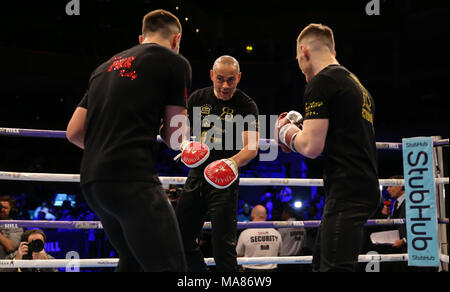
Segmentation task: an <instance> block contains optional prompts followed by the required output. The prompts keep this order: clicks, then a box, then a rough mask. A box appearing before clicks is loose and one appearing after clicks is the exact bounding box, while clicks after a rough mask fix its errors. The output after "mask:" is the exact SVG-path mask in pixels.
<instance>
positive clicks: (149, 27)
mask: <svg viewBox="0 0 450 292" xmlns="http://www.w3.org/2000/svg"><path fill="white" fill-rule="evenodd" d="M152 33H159V34H161V36H162V37H164V38H170V37H171V36H172V35H174V34H179V33H182V26H181V22H180V20H179V19H178V17H176V16H175V15H174V14H172V13H171V12H169V11H166V10H163V9H158V10H154V11H151V12H149V13H147V14H146V15H145V16H144V19H143V20H142V36H143V37H144V38H145V36H146V35H147V34H152Z"/></svg>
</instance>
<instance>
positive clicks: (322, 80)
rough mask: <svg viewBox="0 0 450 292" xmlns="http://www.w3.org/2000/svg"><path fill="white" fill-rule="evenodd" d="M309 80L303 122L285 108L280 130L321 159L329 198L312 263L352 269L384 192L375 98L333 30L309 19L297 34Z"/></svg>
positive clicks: (294, 145)
mask: <svg viewBox="0 0 450 292" xmlns="http://www.w3.org/2000/svg"><path fill="white" fill-rule="evenodd" d="M297 59H298V62H299V66H300V69H301V70H302V72H303V74H304V75H305V77H306V80H307V82H308V85H307V87H306V90H305V100H306V103H305V117H304V122H303V125H302V127H303V128H302V129H300V128H299V127H297V126H296V125H294V124H293V123H292V122H291V121H290V120H289V119H288V118H287V117H286V114H283V115H281V116H280V117H279V120H278V122H277V132H276V133H277V136H278V137H277V138H278V140H279V141H280V143H282V144H283V145H282V148H283V150H287V151H295V152H299V153H301V154H303V155H304V156H306V157H309V158H313V159H314V158H317V157H319V156H320V155H321V154H322V155H323V159H324V177H323V178H324V184H325V185H324V187H325V193H326V202H325V208H324V214H323V217H322V223H321V226H320V229H319V236H318V241H317V244H316V248H315V251H314V262H313V268H314V270H317V271H353V270H354V268H355V264H356V263H357V260H358V254H359V250H360V247H361V243H362V237H363V226H364V223H365V222H366V221H367V219H369V217H370V215H371V214H372V213H373V212H374V211H375V210H376V207H377V204H378V202H379V200H380V189H379V182H378V170H377V150H376V141H375V132H374V127H373V123H374V114H375V104H374V101H373V99H372V97H371V96H370V94H369V92H368V91H367V89H366V88H365V87H364V86H363V85H362V84H361V82H360V81H359V80H358V78H357V77H356V76H355V75H354V74H352V73H351V72H349V71H348V70H347V69H346V68H344V67H342V66H341V65H339V63H338V62H337V60H336V53H335V44H334V36H333V32H332V30H331V29H330V28H329V27H327V26H324V25H318V24H311V25H309V26H308V27H306V28H305V29H304V30H303V31H302V32H301V34H300V35H299V37H298V40H297Z"/></svg>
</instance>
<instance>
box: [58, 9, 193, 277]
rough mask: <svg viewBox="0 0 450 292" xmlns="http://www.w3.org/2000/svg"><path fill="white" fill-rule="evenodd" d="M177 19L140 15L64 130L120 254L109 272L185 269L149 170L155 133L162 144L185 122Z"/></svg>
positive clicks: (185, 71) (173, 224) (184, 73)
mask: <svg viewBox="0 0 450 292" xmlns="http://www.w3.org/2000/svg"><path fill="white" fill-rule="evenodd" d="M181 32H182V28H181V24H180V22H179V20H178V19H177V18H176V16H174V15H173V14H171V13H170V12H167V11H164V10H155V11H152V12H150V13H149V14H147V15H146V16H145V17H144V20H143V34H142V36H140V45H137V46H135V47H132V48H130V49H128V50H126V51H123V52H121V53H119V54H117V55H115V56H114V57H113V58H111V59H110V60H109V61H107V62H106V63H104V64H102V65H101V66H99V67H98V68H97V69H96V70H95V71H94V73H93V74H92V76H91V78H90V80H89V89H88V91H87V93H86V95H85V96H84V98H83V99H82V101H81V102H80V104H79V105H78V107H77V109H76V110H75V113H74V115H73V117H72V119H71V121H70V122H69V125H68V128H67V137H68V139H69V140H70V141H71V142H72V143H74V144H75V145H77V146H79V147H80V148H82V149H84V153H83V159H82V163H81V186H82V190H83V193H84V195H85V198H86V201H87V202H88V204H89V206H90V207H91V208H92V209H93V211H95V212H96V213H97V215H98V216H99V218H100V220H101V222H102V225H103V227H104V230H105V232H106V235H107V236H108V239H109V240H110V242H111V244H112V245H113V247H114V248H115V249H116V250H117V252H118V254H119V264H118V267H117V269H116V271H141V270H143V271H185V270H186V262H185V257H184V253H183V248H182V242H181V237H180V233H179V228H178V225H177V221H176V217H175V214H174V212H173V210H172V208H171V206H170V205H169V202H168V200H167V196H166V194H165V192H164V191H163V189H162V187H161V183H160V181H159V178H158V173H157V171H156V169H155V156H156V149H157V135H158V131H159V128H160V124H161V119H163V121H164V124H165V130H164V133H161V134H162V136H163V137H164V138H167V139H165V141H172V142H171V143H173V144H174V145H172V144H171V143H169V142H166V144H168V146H169V147H171V148H172V149H178V146H179V145H175V144H176V142H177V141H178V142H181V141H182V140H183V137H180V139H170V138H171V136H172V133H174V132H175V131H178V130H180V131H181V132H185V131H186V130H185V129H183V128H181V129H178V128H173V127H170V120H171V118H172V117H174V116H178V117H181V120H182V119H183V117H184V119H185V123H182V124H180V125H181V127H185V126H186V121H187V118H186V99H187V92H188V89H189V87H190V84H191V67H190V64H189V62H188V61H187V60H186V59H185V58H184V57H183V56H181V55H180V54H178V52H179V44H180V38H181Z"/></svg>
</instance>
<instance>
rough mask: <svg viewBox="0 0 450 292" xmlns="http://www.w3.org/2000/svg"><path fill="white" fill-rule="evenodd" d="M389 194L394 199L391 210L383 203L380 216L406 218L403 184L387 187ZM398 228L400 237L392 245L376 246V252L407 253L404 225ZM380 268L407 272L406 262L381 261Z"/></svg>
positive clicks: (395, 177) (399, 177) (388, 270)
mask: <svg viewBox="0 0 450 292" xmlns="http://www.w3.org/2000/svg"><path fill="white" fill-rule="evenodd" d="M391 179H403V177H402V176H392V177H391ZM387 191H388V193H389V196H390V197H391V198H392V199H393V200H395V203H394V205H393V207H392V210H391V208H390V207H388V206H387V205H384V207H383V209H382V210H381V216H380V217H381V218H390V219H400V218H406V203H405V188H404V187H403V186H392V187H388V188H387ZM395 229H398V232H399V236H400V238H399V239H398V240H397V241H395V242H394V244H393V245H392V246H387V247H386V246H380V247H377V248H376V249H377V252H381V253H384V254H402V253H407V252H408V251H407V248H406V225H400V226H398V227H396V228H394V230H395ZM381 269H382V271H383V272H407V271H408V270H409V268H408V264H407V263H406V262H398V263H397V262H395V263H382V265H381Z"/></svg>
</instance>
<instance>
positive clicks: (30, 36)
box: [0, 0, 449, 203]
mask: <svg viewBox="0 0 450 292" xmlns="http://www.w3.org/2000/svg"><path fill="white" fill-rule="evenodd" d="M11 2H12V1H11ZM68 2H69V1H68V0H61V1H46V0H41V1H13V2H12V3H8V4H4V5H5V6H4V7H2V9H1V14H2V15H1V17H0V19H1V38H0V56H1V69H0V80H1V87H0V96H1V101H0V127H14V128H28V129H48V130H65V128H66V125H67V122H68V121H69V119H70V117H71V115H72V113H73V111H74V109H75V107H76V105H77V104H78V102H79V101H80V99H81V97H82V96H83V93H84V92H85V90H86V88H87V82H88V78H89V76H90V74H91V72H92V71H93V70H94V69H95V68H96V67H97V66H98V65H100V64H101V63H102V62H104V61H106V60H107V59H109V58H110V57H111V56H112V55H114V54H116V53H118V52H120V51H122V50H125V49H127V48H129V47H131V46H133V45H135V44H137V42H138V36H139V34H140V30H141V21H142V17H143V16H144V15H145V14H146V13H147V12H149V11H151V10H153V9H157V8H164V9H167V10H170V11H171V12H173V13H175V14H176V15H177V16H178V17H179V18H180V20H181V21H182V23H183V26H184V32H183V38H182V43H181V53H182V54H183V55H184V56H186V57H187V58H188V59H189V60H190V62H191V64H192V68H193V87H192V89H193V90H194V89H198V88H201V87H204V86H208V85H210V80H209V68H210V67H211V65H212V63H213V62H214V60H215V59H216V58H217V57H219V56H221V55H223V54H230V55H233V56H235V57H236V58H237V59H238V60H239V61H240V63H241V70H242V72H243V77H242V81H241V83H240V86H239V87H240V88H241V89H242V90H243V91H245V92H246V93H247V94H248V95H250V96H251V97H252V98H253V99H254V100H255V101H256V102H257V104H258V106H259V110H260V113H261V114H264V115H270V114H279V113H281V112H283V111H288V110H290V109H296V110H298V111H300V112H303V91H304V87H305V80H304V77H303V75H302V74H301V72H300V70H299V68H298V65H297V61H296V59H295V57H296V49H295V48H296V38H297V36H298V34H299V32H300V31H301V30H302V28H303V27H305V26H306V25H308V24H309V23H311V22H318V23H323V24H327V25H329V26H331V28H332V29H333V30H334V32H335V38H336V46H337V57H338V60H339V61H340V63H341V64H342V65H344V66H346V67H347V68H348V69H349V70H351V71H352V72H354V73H355V74H356V75H357V76H358V77H359V79H360V80H361V81H362V83H363V84H364V85H365V87H366V88H367V89H368V90H369V91H370V92H371V94H372V96H373V97H374V99H375V103H376V108H377V112H376V120H375V127H376V134H377V141H383V142H401V139H402V138H404V137H413V136H443V137H445V138H448V132H449V128H448V81H449V80H448V77H449V76H448V73H449V71H448V51H449V46H448V45H449V44H448V39H449V38H448V37H449V26H448V24H449V23H448V20H449V18H448V16H449V1H447V0H442V1H438V0H428V1H421V0H410V1H408V0H390V1H388V0H381V15H380V16H368V15H366V13H365V7H366V4H367V3H368V2H369V1H368V0H359V1H331V0H330V1H325V0H318V1H281V0H279V1H273V0H270V1H242V0H241V1H236V0H228V1H213V0H209V1H187V0H176V1H175V0H174V1H170V0H169V1H152V0H147V1H145V0H142V1H137V0H134V1H133V0H130V1H125V0H123V1H120V0H109V1H108V0H81V1H80V2H81V10H80V12H81V15H79V16H68V15H66V13H65V6H66V4H67V3H68ZM2 5H3V4H2ZM177 6H178V7H179V10H176V9H175V7H177ZM185 17H188V21H186V20H185ZM196 29H199V31H198V32H197V31H196ZM248 45H252V47H253V51H252V52H251V53H248V52H247V50H246V47H247V46H248ZM446 149H448V148H446ZM161 152H163V153H165V154H164V155H167V157H168V158H167V159H166V158H160V161H159V162H160V163H159V169H160V172H161V174H162V175H185V173H186V169H184V168H182V167H181V166H179V165H172V164H173V163H172V164H170V163H171V162H170V160H171V158H170V155H172V154H173V153H170V152H169V153H168V151H167V150H166V149H163V146H161ZM445 152H446V153H447V150H445ZM164 155H162V156H164ZM379 156H380V178H387V177H389V176H391V175H394V174H399V173H400V174H401V173H402V172H403V170H402V158H401V153H399V152H380V154H379ZM80 158H81V151H80V150H78V149H77V148H76V147H75V146H73V145H71V144H69V143H68V142H67V141H64V140H55V139H42V138H14V137H1V136H0V170H2V171H18V172H19V171H24V172H53V173H78V171H79V163H80ZM302 161H303V164H304V165H303V166H302V165H301V163H302ZM446 165H447V163H446ZM283 175H287V176H288V177H310V178H316V177H320V175H321V161H320V160H319V161H309V160H303V159H302V158H300V157H298V156H292V155H291V156H285V155H282V156H281V157H280V159H279V160H278V161H277V162H273V163H261V162H259V161H255V162H253V163H252V164H251V165H249V166H248V167H247V168H246V172H245V174H244V176H252V177H254V176H256V177H271V176H283ZM57 191H63V192H69V193H74V194H79V186H78V184H62V183H22V182H5V181H2V182H0V193H10V194H17V193H21V192H29V193H33V194H34V195H36V194H37V196H38V197H39V199H36V200H37V201H39V200H41V199H44V198H47V197H51V196H53V195H54V193H55V192H57ZM264 192H265V190H264V189H261V190H259V189H258V191H257V192H252V193H258V195H261V194H262V193H264ZM298 192H299V194H301V193H304V192H306V196H308V195H309V194H311V192H310V191H309V190H307V191H301V190H299V191H298ZM249 193H250V191H247V189H246V188H243V190H242V196H246V195H247V196H250V194H249ZM36 203H37V202H36Z"/></svg>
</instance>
